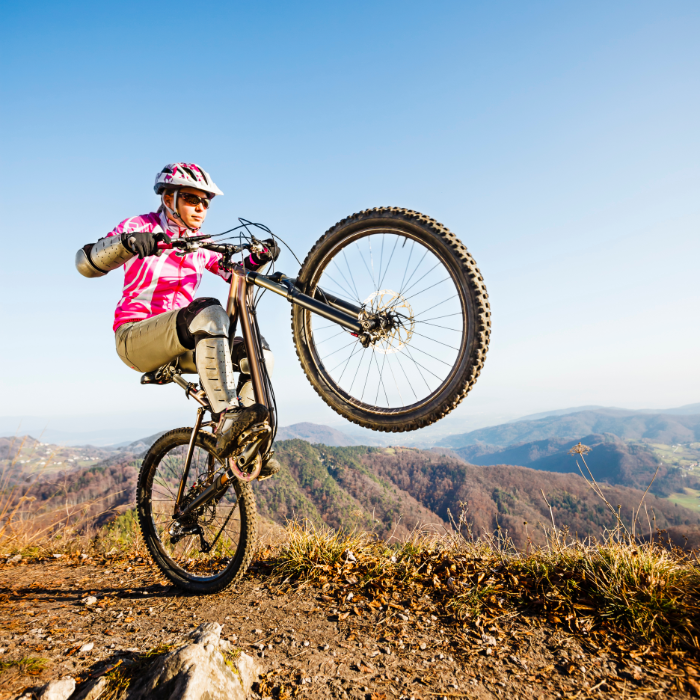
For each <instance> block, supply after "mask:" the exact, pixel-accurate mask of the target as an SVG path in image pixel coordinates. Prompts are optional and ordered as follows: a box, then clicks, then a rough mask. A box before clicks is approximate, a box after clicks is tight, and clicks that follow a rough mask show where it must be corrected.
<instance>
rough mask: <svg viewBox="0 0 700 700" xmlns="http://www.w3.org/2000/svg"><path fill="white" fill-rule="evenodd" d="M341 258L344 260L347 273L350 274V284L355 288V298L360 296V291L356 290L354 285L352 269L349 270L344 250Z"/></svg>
mask: <svg viewBox="0 0 700 700" xmlns="http://www.w3.org/2000/svg"><path fill="white" fill-rule="evenodd" d="M343 260H345V266H346V267H347V268H348V275H349V276H350V280H351V281H352V286H353V288H354V289H355V294H357V298H358V299H359V298H360V293H359V292H358V291H357V286H356V285H355V278H354V277H353V274H352V271H351V270H350V264H349V263H348V258H347V256H346V255H345V251H343Z"/></svg>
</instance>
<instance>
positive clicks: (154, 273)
mask: <svg viewBox="0 0 700 700" xmlns="http://www.w3.org/2000/svg"><path fill="white" fill-rule="evenodd" d="M135 231H152V232H159V231H165V232H166V233H167V234H168V235H169V236H170V237H171V238H182V237H186V236H190V235H197V234H196V232H193V231H190V230H189V229H186V228H180V227H179V226H177V225H176V224H174V223H173V222H172V221H170V220H169V219H167V218H166V216H165V214H164V213H163V212H152V213H150V214H144V215H142V216H134V217H132V218H131V219H126V220H125V221H122V222H121V223H120V224H119V225H118V226H117V227H116V228H115V229H114V230H113V231H111V232H110V233H108V234H107V236H121V234H122V233H133V232H135ZM159 246H160V247H161V248H163V253H162V254H161V255H160V256H155V255H151V256H149V257H147V258H144V259H143V260H139V259H138V257H133V258H131V260H129V261H128V262H126V263H125V264H124V292H123V294H122V298H121V300H120V301H119V303H118V304H117V309H116V311H115V312H114V330H115V331H116V330H117V328H119V326H121V325H122V324H124V323H128V322H129V321H143V320H144V319H146V318H151V316H157V315H158V314H162V313H164V312H166V311H172V310H173V309H179V308H181V307H183V306H187V304H189V303H190V302H191V301H193V300H194V296H195V294H196V292H197V288H198V287H199V283H200V282H201V280H202V273H203V272H204V270H209V272H213V273H214V274H215V275H219V277H221V278H223V279H225V280H227V281H228V280H230V279H231V273H230V272H227V271H226V270H222V269H221V268H220V267H219V260H220V258H221V256H220V255H219V254H218V253H214V252H212V251H210V250H203V249H201V248H200V249H199V250H198V251H197V252H195V253H188V254H187V255H184V256H182V257H181V256H179V255H177V254H176V250H175V249H173V248H172V246H165V244H164V243H160V244H159Z"/></svg>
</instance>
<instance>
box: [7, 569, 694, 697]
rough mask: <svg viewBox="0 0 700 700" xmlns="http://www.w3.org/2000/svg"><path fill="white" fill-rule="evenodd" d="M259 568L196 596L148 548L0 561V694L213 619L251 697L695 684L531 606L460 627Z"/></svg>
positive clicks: (124, 655) (133, 652)
mask: <svg viewBox="0 0 700 700" xmlns="http://www.w3.org/2000/svg"><path fill="white" fill-rule="evenodd" d="M265 571H266V567H265V566H264V564H258V565H257V566H254V568H253V569H252V570H251V572H250V573H249V574H248V576H247V578H246V580H245V581H244V582H243V583H242V584H241V585H240V586H238V587H237V588H234V589H230V590H228V591H226V592H224V593H222V594H219V595H215V596H211V597H206V598H201V597H199V598H198V597H195V596H189V595H183V594H181V593H179V592H178V591H177V590H176V589H174V588H172V587H170V586H169V585H167V583H166V582H164V581H163V580H162V579H161V578H160V576H159V574H158V572H157V571H156V570H155V569H154V568H153V567H152V566H151V565H150V564H149V563H148V562H146V561H145V560H136V561H130V562H119V563H112V564H110V563H108V564H105V565H101V564H95V563H91V562H90V560H87V562H85V563H80V564H78V563H75V562H73V563H67V562H65V561H63V560H61V559H57V560H52V561H43V562H33V563H32V562H14V563H7V564H2V565H0V652H1V653H0V670H2V676H1V677H0V678H1V683H0V700H5V699H6V698H7V699H9V698H14V697H17V696H18V695H20V694H21V693H23V692H24V691H26V690H31V689H36V688H39V687H41V686H42V685H43V684H45V683H46V682H47V681H48V680H50V679H56V678H60V677H63V676H71V677H73V678H75V679H76V681H77V682H78V690H79V689H80V684H81V683H82V684H84V683H86V682H87V681H89V680H90V679H94V678H95V677H96V676H100V675H102V674H104V673H105V672H108V671H109V669H112V668H114V667H115V665H118V664H128V662H129V661H131V660H134V659H138V658H140V657H141V656H142V655H143V654H144V653H145V652H147V651H149V650H153V649H154V648H157V647H161V648H163V649H167V648H169V647H168V646H166V645H176V644H178V642H179V640H181V639H182V637H183V636H184V635H186V634H187V633H188V632H190V631H191V630H192V629H193V628H196V627H197V626H199V625H200V624H201V623H203V622H219V623H220V624H222V625H223V633H222V637H223V638H225V639H228V640H229V641H230V642H231V643H232V645H233V646H234V647H237V648H240V649H242V650H243V651H245V652H246V653H248V654H250V655H251V656H253V657H255V658H257V659H258V660H259V661H260V663H261V664H262V666H263V668H264V669H265V674H264V675H263V676H262V678H261V679H260V681H259V683H258V685H257V686H255V688H256V690H257V695H255V697H258V698H260V697H261V698H290V697H305V698H310V699H311V698H318V699H322V698H358V699H359V698H366V699H370V700H391V699H393V698H416V699H418V698H422V699H424V700H428V699H429V698H441V697H445V698H450V699H451V698H460V697H461V698H479V699H481V698H484V699H485V698H506V697H507V698H509V699H513V700H516V699H517V698H589V697H590V698H622V697H624V698H633V697H640V698H641V697H645V698H646V697H652V698H653V697H662V698H686V697H692V695H688V694H687V692H686V691H690V692H693V688H695V687H697V688H698V689H699V690H700V683H699V682H700V676H699V675H698V673H697V671H696V670H695V669H694V668H692V667H691V668H688V667H687V666H685V667H683V666H680V665H679V666H678V667H676V665H675V664H674V663H673V661H672V660H667V661H665V662H664V663H665V665H660V664H659V663H655V664H653V665H651V664H647V663H645V662H644V660H643V659H642V658H634V657H632V655H630V654H622V653H619V654H617V655H616V654H614V653H608V652H605V653H602V652H601V653H597V654H596V653H593V652H592V651H591V648H590V646H586V647H585V648H584V647H583V646H582V645H581V643H580V642H579V640H578V639H577V638H575V637H573V636H571V635H568V634H566V633H564V632H562V631H561V630H558V629H554V628H552V627H550V626H548V625H547V624H546V623H544V622H542V621H540V620H538V619H536V618H532V619H528V618H524V617H522V616H521V617H519V618H518V619H514V618H509V617H507V616H504V617H503V618H502V619H500V620H495V621H493V622H492V623H490V624H489V626H488V628H486V629H478V628H472V629H466V628H464V629H459V630H457V629H454V628H452V627H450V625H449V623H448V622H447V621H443V620H442V619H440V618H439V617H438V616H436V615H427V614H426V615H421V614H417V613H416V612H415V611H414V609H413V608H410V609H409V608H408V607H405V608H404V607H402V606H401V605H395V604H392V605H389V606H382V607H378V608H376V609H375V608H371V607H365V608H364V609H358V608H356V607H353V606H352V603H351V601H349V602H348V603H347V604H343V605H338V603H337V601H336V600H334V599H332V598H330V597H328V596H326V595H324V593H323V590H322V589H321V588H318V587H312V586H302V587H297V588H289V586H285V587H283V588H281V587H280V586H279V585H278V584H279V581H274V580H272V579H271V578H270V577H269V576H268V575H266V573H265ZM457 635H459V637H460V640H461V641H460V642H459V643H457ZM465 639H468V640H469V642H468V643H466V644H465V641H464V640H465ZM32 658H33V659H43V660H44V661H43V662H42V661H30V659H32ZM42 665H43V668H42ZM698 694H700V692H699V693H698Z"/></svg>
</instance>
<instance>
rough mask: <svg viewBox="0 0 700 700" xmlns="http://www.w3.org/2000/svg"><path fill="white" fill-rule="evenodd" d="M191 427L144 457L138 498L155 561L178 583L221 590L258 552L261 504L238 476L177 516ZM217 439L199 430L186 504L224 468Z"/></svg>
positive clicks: (159, 442)
mask: <svg viewBox="0 0 700 700" xmlns="http://www.w3.org/2000/svg"><path fill="white" fill-rule="evenodd" d="M191 435H192V429H191V428H178V429H177V430H171V431H170V432H168V433H166V434H165V435H162V436H161V437H160V438H158V440H156V442H155V443H154V444H153V446H152V447H151V449H150V450H149V451H148V453H147V454H146V457H145V458H144V461H143V465H142V467H141V471H140V473H139V479H138V486H137V494H136V503H137V513H138V519H139V524H140V526H141V532H142V533H143V538H144V540H145V542H146V545H147V547H148V550H149V551H150V553H151V556H152V557H153V561H154V562H155V564H156V565H157V566H158V568H159V569H160V570H161V571H162V572H163V574H164V575H165V576H166V577H167V578H168V579H170V580H171V581H172V582H173V583H174V584H175V585H176V586H177V587H178V588H181V589H183V590H186V591H190V592H192V593H216V592H217V591H221V590H223V589H224V588H226V587H227V586H229V585H231V584H232V583H234V582H235V581H237V580H239V579H240V578H241V577H242V576H243V574H244V573H245V571H246V570H247V568H248V566H249V564H250V561H251V559H252V557H253V551H254V547H255V538H256V515H257V513H256V508H255V499H254V497H253V491H252V489H251V488H250V486H249V484H247V483H244V482H241V481H239V480H238V479H233V480H232V481H230V482H229V484H228V486H227V488H226V490H225V491H224V493H223V494H222V495H221V496H220V497H218V498H216V499H214V500H213V501H212V502H210V503H208V504H207V505H205V506H203V507H202V508H200V509H198V510H197V511H195V512H194V513H193V515H192V516H191V517H190V518H189V519H188V520H187V521H186V522H179V521H176V520H175V519H174V518H173V513H174V509H175V502H176V499H177V493H178V488H179V485H180V482H181V480H182V476H183V473H184V468H185V459H186V455H187V448H188V445H189V441H190V437H191ZM215 444H216V443H215V439H214V437H213V436H212V435H210V434H209V433H206V432H200V433H198V434H197V437H196V441H195V446H194V450H193V453H192V461H191V466H190V470H189V473H188V476H187V480H186V482H185V487H184V490H183V501H182V505H183V506H184V505H185V504H186V503H187V502H188V500H189V501H191V500H193V499H194V498H195V496H196V495H197V494H198V493H200V492H201V491H202V490H203V489H204V488H206V487H207V486H208V485H209V484H211V483H212V482H213V480H214V479H215V478H216V477H217V476H218V475H219V474H220V473H221V471H222V470H223V469H225V464H224V463H223V462H222V461H221V460H219V459H218V458H217V457H216V450H215Z"/></svg>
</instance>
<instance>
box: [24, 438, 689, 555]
mask: <svg viewBox="0 0 700 700" xmlns="http://www.w3.org/2000/svg"><path fill="white" fill-rule="evenodd" d="M614 445H615V444H614V443H613V447H614ZM604 446H605V445H603V447H604ZM276 447H277V456H278V457H279V459H280V461H281V462H282V463H283V465H284V467H285V468H284V470H283V471H282V473H281V474H280V475H279V476H278V477H276V478H274V479H270V480H268V481H264V482H262V483H255V486H254V488H255V491H256V495H257V502H258V509H259V512H260V514H261V515H262V516H263V517H265V518H268V519H270V520H272V521H275V522H277V523H280V524H283V523H285V522H286V521H287V520H290V519H293V518H298V519H308V520H310V521H312V522H314V523H316V524H321V523H325V524H327V525H329V526H331V527H334V528H338V527H345V528H353V527H357V528H360V529H363V530H371V531H373V532H375V533H376V534H377V535H378V536H380V537H383V538H386V537H390V536H392V535H394V536H396V537H403V536H405V535H407V534H408V533H410V532H411V531H412V530H413V529H414V528H416V527H419V526H428V527H438V528H442V527H447V526H449V523H450V520H451V516H452V517H454V518H458V516H459V513H460V510H461V509H462V508H464V509H465V512H466V514H467V520H468V523H469V525H470V527H471V530H472V532H473V534H474V535H481V534H491V533H493V532H495V531H497V530H498V528H501V530H507V531H508V534H509V535H510V536H511V537H513V539H514V541H515V542H516V544H517V545H518V546H525V545H526V544H527V541H528V538H530V539H532V540H533V541H535V542H542V541H543V540H544V536H543V531H542V525H545V526H549V525H551V519H550V510H549V505H551V507H552V513H553V516H554V519H555V522H556V524H557V526H558V527H560V528H568V529H569V531H570V532H572V533H577V534H579V535H582V536H583V535H594V536H600V535H601V534H602V533H603V531H604V530H605V529H606V528H611V527H613V526H614V525H615V518H614V516H613V515H612V514H611V513H610V512H609V511H608V510H607V509H606V508H605V506H604V504H603V503H602V502H601V500H600V498H599V497H598V496H596V495H595V494H594V493H593V492H592V491H591V489H590V488H589V487H588V486H587V485H586V483H585V482H584V480H583V479H582V478H581V477H580V476H578V475H576V474H560V473H551V472H542V471H537V470H534V469H529V468H526V467H519V466H504V465H501V466H488V467H485V466H475V465H470V464H466V463H465V462H464V461H463V460H461V459H459V458H458V457H454V456H450V455H443V454H439V453H436V452H429V451H423V450H416V449H409V448H374V447H363V446H360V447H327V446H325V445H311V444H309V443H308V442H306V441H303V440H289V441H282V442H279V443H277V446H276ZM600 454H601V455H604V454H605V453H604V452H601V453H600ZM597 460H598V457H597V456H596V454H595V452H593V453H591V454H590V455H589V457H588V461H589V464H590V465H591V468H592V469H597V468H598V466H597ZM572 461H573V458H572ZM139 466H140V460H139V459H137V458H135V457H134V456H126V455H118V456H114V457H112V458H110V459H108V460H105V461H103V462H102V463H100V464H98V465H96V466H94V467H91V468H88V469H82V470H71V471H67V472H59V473H57V474H55V475H52V476H51V477H50V478H48V479H43V480H41V481H39V482H38V483H35V484H33V485H31V486H27V487H24V488H22V489H21V490H18V491H17V493H16V496H17V497H19V496H20V495H25V496H28V497H29V498H34V499H36V500H35V501H31V502H30V501H27V502H26V504H27V505H26V508H27V509H28V510H27V512H29V511H30V510H31V512H32V513H35V514H40V513H42V512H46V511H48V510H50V509H55V508H56V507H58V506H60V505H61V504H64V503H67V504H68V505H69V506H70V507H73V508H74V507H76V506H81V504H82V505H83V507H84V509H85V515H86V516H87V517H88V519H91V520H90V522H93V523H94V522H95V521H97V522H98V523H100V522H104V519H105V518H106V517H108V516H109V512H110V511H111V512H115V511H114V510H113V509H115V508H116V509H117V510H116V512H119V511H120V510H123V509H125V508H127V507H129V506H130V505H131V504H133V502H134V495H135V485H136V478H137V474H138V468H139ZM603 488H604V490H605V494H606V497H607V498H608V500H609V501H610V503H612V504H614V506H615V507H617V506H618V505H620V506H621V512H622V515H623V517H624V518H626V519H627V520H628V521H629V519H630V516H631V514H632V512H633V510H634V509H636V508H637V507H638V505H639V502H640V500H641V497H642V492H641V491H640V490H638V489H633V488H628V487H625V486H619V485H617V486H613V485H605V484H604V485H603ZM543 494H544V495H543ZM545 498H546V500H545ZM548 503H549V505H548ZM646 505H647V509H648V513H649V518H650V521H649V522H650V523H651V524H652V526H653V527H658V528H663V529H670V530H671V532H672V534H673V536H674V538H675V539H676V540H677V541H679V542H680V543H681V544H682V543H683V536H684V535H687V536H688V537H689V538H690V539H691V541H692V542H695V541H696V540H698V541H699V543H700V515H699V514H697V513H694V512H692V511H690V510H688V509H686V508H683V507H681V506H679V505H676V504H674V503H671V502H670V501H667V500H663V499H660V498H658V497H657V496H655V495H653V494H650V495H648V496H647V499H646ZM105 511H107V513H105ZM644 523H645V528H646V529H648V527H647V521H646V516H645V519H644Z"/></svg>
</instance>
